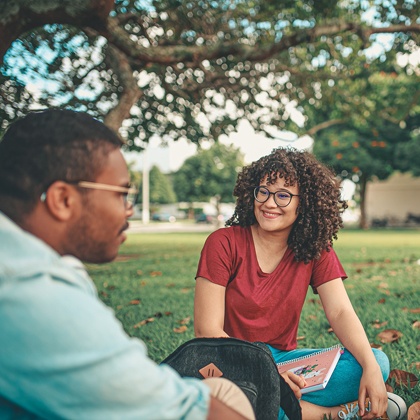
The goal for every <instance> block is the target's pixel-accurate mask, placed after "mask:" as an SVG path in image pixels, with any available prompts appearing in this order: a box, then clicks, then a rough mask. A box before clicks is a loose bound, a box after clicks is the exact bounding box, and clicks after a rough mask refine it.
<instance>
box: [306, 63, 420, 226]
mask: <svg viewBox="0 0 420 420" xmlns="http://www.w3.org/2000/svg"><path fill="white" fill-rule="evenodd" d="M418 82H419V79H418V77H414V76H412V77H408V76H407V75H405V74H403V73H400V74H397V73H396V72H390V73H385V72H384V71H381V72H377V73H373V74H372V75H371V76H370V77H368V78H366V79H360V80H352V81H341V82H340V84H342V85H343V87H344V86H347V93H346V95H345V96H341V94H340V95H339V94H338V91H337V92H335V93H334V94H333V95H331V96H330V97H327V98H325V97H324V98H323V102H322V106H321V104H320V105H319V107H314V108H313V109H312V110H311V112H312V118H313V119H314V120H317V121H319V122H320V123H321V122H322V121H323V120H327V116H328V115H330V120H334V119H335V120H336V121H337V124H334V125H331V126H330V127H327V128H324V129H322V130H321V131H319V132H318V133H316V134H315V135H314V137H315V143H314V147H313V152H314V154H315V155H316V156H317V157H318V158H319V159H320V160H321V161H323V162H324V163H326V164H328V165H330V166H332V167H333V168H334V169H335V171H336V172H337V173H338V175H339V176H340V177H341V178H349V179H351V180H353V181H354V182H356V183H359V182H360V185H359V193H360V203H361V210H362V217H361V227H364V226H365V223H366V214H365V212H364V202H365V192H366V183H367V182H368V181H369V180H372V179H373V178H374V177H376V178H379V179H386V178H388V177H389V176H390V175H391V174H392V173H393V172H394V171H396V170H400V171H402V172H407V171H412V172H413V174H418V173H419V171H418V164H417V159H416V154H415V152H416V151H420V145H419V141H418V139H419V137H418V130H419V129H420V126H419V123H420V106H419V104H418V103H417V102H416V98H417V97H418V95H419V88H418ZM416 83H417V84H416Z"/></svg>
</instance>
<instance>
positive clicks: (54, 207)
mask: <svg viewBox="0 0 420 420" xmlns="http://www.w3.org/2000/svg"><path fill="white" fill-rule="evenodd" d="M79 198H80V197H79V194H78V193H77V190H76V188H75V187H74V186H72V185H70V184H67V183H66V182H63V181H55V182H53V183H52V184H51V185H50V186H49V188H48V190H47V192H46V194H45V199H44V204H45V206H46V207H47V209H48V211H49V212H50V214H51V216H53V217H54V218H55V219H57V220H59V221H62V222H65V221H67V220H69V219H70V218H71V217H72V216H73V214H74V212H75V210H76V205H77V203H78V201H79Z"/></svg>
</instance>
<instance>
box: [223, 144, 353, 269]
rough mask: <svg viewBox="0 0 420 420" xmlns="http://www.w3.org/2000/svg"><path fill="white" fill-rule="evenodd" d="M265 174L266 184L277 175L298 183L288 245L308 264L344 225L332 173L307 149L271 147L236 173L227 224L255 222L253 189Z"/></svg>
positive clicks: (340, 201) (288, 181)
mask: <svg viewBox="0 0 420 420" xmlns="http://www.w3.org/2000/svg"><path fill="white" fill-rule="evenodd" d="M265 177H267V183H268V184H274V183H275V182H276V181H277V178H278V177H280V178H282V179H284V181H285V186H286V187H287V186H292V185H297V186H298V188H299V206H298V210H297V211H298V217H297V219H296V221H295V223H294V225H293V228H292V231H291V232H290V235H289V239H288V246H289V247H290V248H291V249H292V250H293V251H294V253H295V259H296V260H297V261H304V262H305V263H307V262H309V261H311V260H313V259H316V258H319V256H320V255H321V252H322V251H323V250H329V249H330V247H331V244H332V241H333V239H337V232H338V230H339V229H340V228H341V227H342V225H343V223H342V218H341V213H342V212H343V211H344V210H345V209H346V208H347V204H346V202H345V201H344V200H342V199H341V191H340V185H339V183H338V180H337V179H336V178H335V175H334V173H333V172H332V171H331V170H330V169H328V168H327V167H326V166H325V165H323V164H321V163H320V162H318V161H317V160H316V159H315V157H314V156H313V155H312V154H311V153H309V152H305V151H298V150H296V149H293V148H278V149H274V150H273V151H272V152H271V153H270V154H269V155H267V156H264V157H262V158H261V159H259V160H257V161H256V162H254V163H252V164H251V165H249V166H245V167H244V168H243V169H242V171H241V172H240V173H239V174H238V179H237V181H236V185H235V188H234V190H233V195H234V196H235V197H237V200H236V207H235V212H234V214H233V216H232V217H231V218H230V219H229V220H228V221H227V222H226V225H227V226H233V225H239V226H243V227H244V226H250V225H252V224H254V223H256V219H255V215H254V188H255V187H258V186H259V185H260V183H261V181H262V180H263V179H264V178H265ZM295 199H296V198H293V200H295Z"/></svg>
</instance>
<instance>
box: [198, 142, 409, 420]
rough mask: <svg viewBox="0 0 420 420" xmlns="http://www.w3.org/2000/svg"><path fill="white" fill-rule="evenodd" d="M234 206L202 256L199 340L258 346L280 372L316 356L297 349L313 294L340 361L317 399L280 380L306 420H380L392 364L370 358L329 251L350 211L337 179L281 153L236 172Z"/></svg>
mask: <svg viewBox="0 0 420 420" xmlns="http://www.w3.org/2000/svg"><path fill="white" fill-rule="evenodd" d="M234 196H235V197H237V201H236V208H235V212H234V214H233V216H232V217H231V218H230V219H229V220H228V221H227V223H226V225H227V226H230V227H229V228H222V229H219V230H217V231H215V232H213V233H212V234H211V235H210V236H209V237H208V239H207V241H206V243H205V245H204V248H203V250H202V253H201V259H200V262H199V266H198V270H197V277H196V291H195V302H194V316H195V320H194V322H195V332H196V335H197V336H199V337H223V336H224V337H228V336H232V337H236V338H240V339H243V340H247V341H262V342H265V343H266V344H267V345H268V346H269V348H270V350H271V352H272V354H273V357H274V359H275V361H276V362H277V363H278V362H282V361H286V360H290V359H294V358H296V357H299V356H301V355H304V354H308V353H311V352H314V351H316V350H317V349H312V350H309V349H306V350H303V349H296V347H297V341H296V334H297V330H298V322H299V318H300V314H301V310H302V306H303V303H304V300H305V296H306V293H307V289H308V287H309V286H311V287H312V289H313V291H314V292H315V293H318V294H319V296H320V299H321V302H322V305H323V308H324V312H325V315H326V317H327V319H328V321H329V323H330V325H331V327H332V328H333V330H334V333H335V334H336V336H337V337H338V339H339V340H340V341H341V343H342V345H343V346H344V347H345V349H346V351H344V353H343V355H342V356H341V358H340V361H339V363H338V365H337V367H336V369H335V371H334V373H333V375H332V377H331V379H330V381H329V385H328V387H327V388H326V389H324V390H322V391H315V392H311V393H307V394H304V395H303V396H302V394H301V391H300V390H301V388H302V387H304V385H305V382H304V379H303V378H302V377H300V376H297V375H294V374H292V373H291V372H286V373H284V374H282V375H283V377H284V379H285V380H286V381H287V382H288V384H289V385H290V387H291V388H292V389H293V391H294V393H295V395H296V397H297V398H299V399H301V407H302V415H303V418H304V419H305V420H306V419H317V420H319V419H320V418H323V416H324V415H327V416H328V415H331V416H332V418H342V419H345V418H348V419H350V418H356V417H353V415H352V414H351V413H352V412H354V413H356V412H359V411H360V415H361V416H363V418H365V419H371V418H376V417H379V416H380V415H382V414H383V413H384V412H385V411H387V407H388V395H387V392H386V389H385V383H384V381H385V380H386V378H387V376H388V374H389V362H388V358H387V357H386V355H385V354H384V353H383V352H380V351H377V350H372V349H371V347H370V344H369V341H368V339H367V337H366V334H365V332H364V329H363V327H362V325H361V323H360V320H359V319H358V317H357V315H356V313H355V312H354V309H353V307H352V305H351V303H350V300H349V298H348V295H347V293H346V290H345V288H344V286H343V280H344V279H345V278H346V273H345V272H344V270H343V268H342V266H341V264H340V261H339V260H338V257H337V255H336V254H335V252H334V250H333V249H332V247H331V246H332V241H333V240H334V239H337V232H338V230H339V229H340V228H341V227H342V219H341V213H342V212H343V211H344V209H345V208H346V207H347V205H346V204H345V202H344V201H343V200H342V199H341V198H340V187H339V185H338V183H337V181H336V179H335V177H334V174H333V173H332V172H331V171H330V170H329V169H328V168H326V167H325V166H324V165H322V164H320V163H319V162H318V161H317V160H316V159H315V158H314V156H313V155H312V154H310V153H308V152H301V151H297V150H294V149H284V148H279V149H275V150H273V152H272V153H271V154H270V155H268V156H265V157H263V158H261V159H259V160H258V161H256V162H254V163H252V164H251V165H249V166H247V167H245V168H244V169H243V170H242V172H241V173H240V174H239V175H238V179H237V182H236V186H235V189H234ZM367 397H369V401H370V403H369V404H368V406H367V407H365V404H364V403H363V404H362V402H365V399H366V398H367ZM398 398H399V397H397V399H398ZM400 400H401V399H400ZM357 403H359V405H360V407H358V406H357ZM342 404H345V406H341V405H342ZM400 404H401V405H403V404H404V402H403V401H402V400H401V401H400ZM388 411H389V410H388ZM282 416H283V413H282V412H280V414H279V418H281V417H282ZM391 418H398V417H391Z"/></svg>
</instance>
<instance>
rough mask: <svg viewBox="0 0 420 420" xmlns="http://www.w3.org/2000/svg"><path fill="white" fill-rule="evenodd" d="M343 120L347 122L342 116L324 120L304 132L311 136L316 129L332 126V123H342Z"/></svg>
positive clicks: (316, 131)
mask: <svg viewBox="0 0 420 420" xmlns="http://www.w3.org/2000/svg"><path fill="white" fill-rule="evenodd" d="M345 122H347V120H345V119H344V118H338V119H334V120H329V121H324V122H323V123H321V124H318V125H315V126H314V127H312V128H310V129H309V130H308V131H307V132H306V133H305V134H307V135H308V136H311V137H313V136H314V135H315V134H316V133H318V131H321V130H323V129H325V128H329V127H332V126H333V125H338V124H344V123H345Z"/></svg>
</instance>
